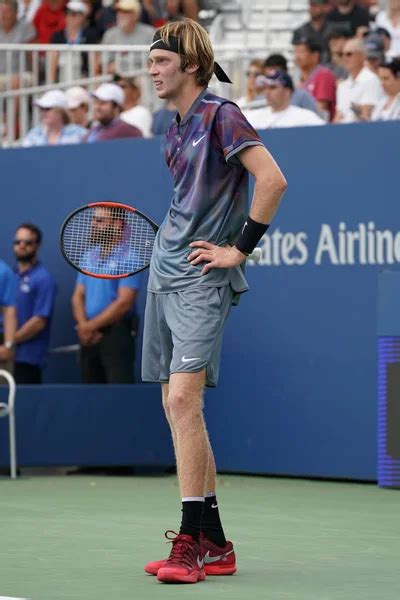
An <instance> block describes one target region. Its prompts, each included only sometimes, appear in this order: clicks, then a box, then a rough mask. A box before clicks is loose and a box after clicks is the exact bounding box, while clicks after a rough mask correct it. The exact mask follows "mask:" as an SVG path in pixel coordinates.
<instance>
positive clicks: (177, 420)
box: [157, 371, 209, 583]
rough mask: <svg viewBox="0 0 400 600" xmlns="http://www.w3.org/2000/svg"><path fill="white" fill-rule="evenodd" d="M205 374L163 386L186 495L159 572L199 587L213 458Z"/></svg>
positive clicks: (175, 378) (161, 576)
mask: <svg viewBox="0 0 400 600" xmlns="http://www.w3.org/2000/svg"><path fill="white" fill-rule="evenodd" d="M204 381H205V371H202V372H200V373H174V374H172V375H171V377H170V381H169V385H168V387H167V386H165V387H164V386H163V404H164V408H165V412H166V416H167V419H168V422H169V423H170V427H171V433H172V438H173V441H174V446H175V454H176V460H177V473H178V482H179V488H180V491H181V495H182V522H181V527H180V531H179V534H178V535H177V536H176V537H173V538H170V539H171V541H172V544H173V546H172V550H171V554H170V556H169V557H168V559H167V560H166V561H165V563H164V564H163V566H161V568H160V569H159V570H158V572H157V577H158V580H159V581H162V582H181V583H195V582H197V581H202V580H203V579H204V578H205V572H204V568H203V555H202V551H201V547H200V530H201V519H202V513H203V508H204V486H205V482H206V476H207V465H208V458H209V441H208V435H207V431H206V427H205V423H204V418H203V388H204Z"/></svg>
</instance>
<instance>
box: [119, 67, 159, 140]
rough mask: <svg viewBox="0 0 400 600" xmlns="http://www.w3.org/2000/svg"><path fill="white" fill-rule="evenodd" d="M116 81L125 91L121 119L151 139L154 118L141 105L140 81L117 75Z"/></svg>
mask: <svg viewBox="0 0 400 600" xmlns="http://www.w3.org/2000/svg"><path fill="white" fill-rule="evenodd" d="M114 79H115V81H116V83H117V84H118V85H119V87H120V88H121V89H122V90H123V91H124V94H125V102H124V110H123V111H122V113H121V119H122V120H123V121H125V123H129V125H134V126H135V127H137V128H138V129H140V131H141V132H142V133H143V135H144V137H151V124H152V121H153V117H152V115H151V112H150V111H149V109H148V108H147V107H146V106H143V105H142V104H140V97H141V95H142V90H141V87H140V83H139V81H138V79H137V78H136V79H135V78H134V77H122V76H120V75H115V76H114Z"/></svg>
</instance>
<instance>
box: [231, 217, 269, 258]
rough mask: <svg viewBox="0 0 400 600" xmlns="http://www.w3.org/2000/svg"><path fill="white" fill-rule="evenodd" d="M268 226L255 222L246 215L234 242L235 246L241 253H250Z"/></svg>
mask: <svg viewBox="0 0 400 600" xmlns="http://www.w3.org/2000/svg"><path fill="white" fill-rule="evenodd" d="M268 227H269V225H265V224H264V223H257V221H253V219H252V218H251V217H247V219H246V221H245V224H244V225H243V229H242V231H241V234H240V235H239V237H238V239H237V241H236V243H235V246H236V248H237V249H238V250H240V252H243V254H251V253H252V252H253V250H254V248H255V247H256V246H257V244H258V242H259V241H260V240H261V238H262V236H263V235H264V233H265V232H266V231H267V229H268Z"/></svg>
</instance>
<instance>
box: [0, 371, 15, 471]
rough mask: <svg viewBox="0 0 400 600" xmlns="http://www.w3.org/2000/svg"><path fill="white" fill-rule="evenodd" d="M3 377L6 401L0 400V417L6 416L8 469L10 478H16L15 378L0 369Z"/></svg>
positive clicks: (0, 375) (0, 374)
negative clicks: (8, 431)
mask: <svg viewBox="0 0 400 600" xmlns="http://www.w3.org/2000/svg"><path fill="white" fill-rule="evenodd" d="M1 378H4V379H5V380H6V381H7V383H8V402H7V403H6V402H0V418H1V417H8V419H9V421H8V424H9V430H10V470H11V479H16V478H17V449H16V441H15V411H14V405H15V380H14V377H13V376H12V375H11V374H10V373H9V372H8V371H4V370H3V369H0V379H1Z"/></svg>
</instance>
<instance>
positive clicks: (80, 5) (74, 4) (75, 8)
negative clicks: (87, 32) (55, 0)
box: [65, 0, 89, 15]
mask: <svg viewBox="0 0 400 600" xmlns="http://www.w3.org/2000/svg"><path fill="white" fill-rule="evenodd" d="M65 8H66V9H67V10H69V11H70V12H74V13H82V14H83V15H87V14H88V13H89V8H88V6H87V4H85V3H84V2H81V0H71V1H70V2H67V5H66V7H65Z"/></svg>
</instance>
